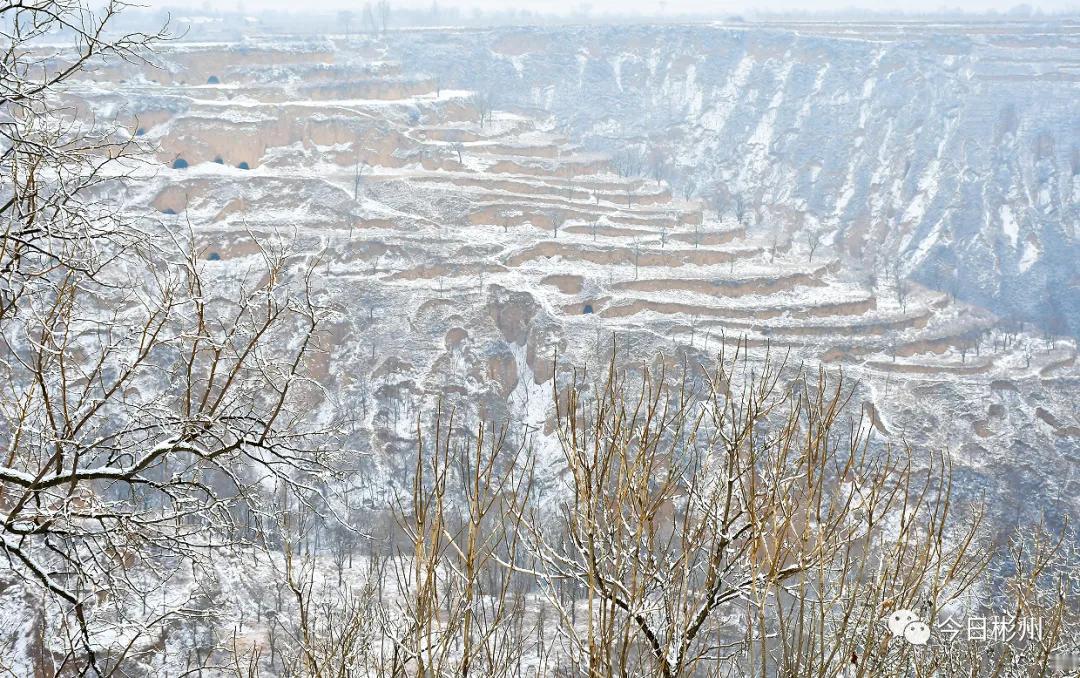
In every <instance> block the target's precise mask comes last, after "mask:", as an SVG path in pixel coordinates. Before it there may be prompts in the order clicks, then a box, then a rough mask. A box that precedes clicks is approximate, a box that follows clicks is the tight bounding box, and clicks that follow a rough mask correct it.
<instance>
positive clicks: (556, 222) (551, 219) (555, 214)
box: [546, 209, 566, 238]
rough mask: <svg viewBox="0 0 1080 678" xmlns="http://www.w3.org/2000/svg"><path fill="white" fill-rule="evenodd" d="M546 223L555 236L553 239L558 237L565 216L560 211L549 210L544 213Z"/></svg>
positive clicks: (564, 221)
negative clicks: (546, 219) (549, 225)
mask: <svg viewBox="0 0 1080 678" xmlns="http://www.w3.org/2000/svg"><path fill="white" fill-rule="evenodd" d="M546 215H547V218H548V223H550V224H551V230H552V232H553V233H554V234H555V237H556V238H558V237H559V229H560V228H562V225H563V224H565V223H566V214H565V213H564V212H563V211H562V210H560V209H550V210H548V211H547V212H546Z"/></svg>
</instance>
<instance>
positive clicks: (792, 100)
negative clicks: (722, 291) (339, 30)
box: [389, 21, 1080, 335]
mask: <svg viewBox="0 0 1080 678" xmlns="http://www.w3.org/2000/svg"><path fill="white" fill-rule="evenodd" d="M1078 46H1080V35H1078V33H1077V26H1076V24H1075V23H1070V22H1069V21H1058V22H1055V23H1049V22H1048V23H1035V22H1012V23H1008V22H999V23H993V22H972V23H944V22H942V23H937V22H915V21H913V22H891V23H890V22H886V23H878V22H874V21H866V22H851V23H847V24H845V23H835V22H822V23H815V22H771V23H731V24H717V25H709V26H701V25H691V26H687V25H669V26H637V27H622V26H620V27H582V28H553V29H500V30H493V31H462V32H457V33H455V32H449V33H447V32H404V33H402V34H401V35H395V36H394V37H393V39H392V40H390V41H389V47H390V53H391V54H393V55H394V57H395V58H397V59H400V60H401V61H402V62H403V63H404V64H406V65H407V66H408V67H409V68H411V69H413V70H417V71H422V72H426V73H431V74H434V75H437V76H439V77H440V78H441V79H442V81H443V82H444V83H451V84H453V85H454V86H461V87H468V88H476V89H480V90H483V91H489V92H491V93H492V95H493V96H494V97H496V98H497V99H498V101H499V102H501V103H503V104H504V105H506V104H518V105H527V106H532V107H536V108H539V109H541V110H544V111H547V112H551V113H553V114H554V115H555V116H556V118H557V120H558V122H559V126H560V129H563V130H567V131H569V132H571V133H572V134H574V135H575V137H576V138H577V139H578V140H579V141H580V142H581V143H583V144H586V145H587V146H589V147H595V148H601V149H607V150H613V149H618V148H622V147H624V146H625V145H626V144H627V143H637V144H639V145H640V146H641V148H642V149H644V150H645V151H646V152H648V153H654V154H656V155H657V156H659V159H660V162H661V163H662V164H663V171H664V174H665V176H667V177H668V178H669V179H671V180H672V181H673V182H674V183H675V184H676V185H677V186H680V187H682V186H687V185H691V187H692V189H693V190H696V191H697V192H698V193H699V194H700V195H703V196H709V197H713V196H719V197H720V198H721V200H722V201H723V202H724V203H726V204H727V205H728V209H729V210H730V209H732V207H731V206H732V204H733V203H734V200H735V198H736V197H738V198H739V199H740V200H741V201H742V202H743V203H744V205H745V209H746V210H747V212H752V213H753V214H751V215H750V219H749V221H751V222H752V223H753V228H757V229H768V228H774V227H777V221H778V220H779V221H781V222H782V224H781V225H782V227H783V228H785V229H787V230H789V231H799V230H805V229H807V228H821V229H824V230H825V231H827V232H828V233H829V234H830V237H832V238H834V240H835V243H836V245H837V247H838V249H840V250H842V251H843V255H844V257H845V260H846V261H848V262H851V263H861V264H862V265H864V266H868V267H873V266H875V265H880V262H881V261H889V260H891V259H893V258H894V257H896V258H898V259H899V262H900V263H901V265H902V266H903V268H904V270H905V272H906V273H908V274H910V275H911V276H913V277H914V278H915V279H917V280H919V281H920V282H922V283H924V284H926V285H927V286H930V287H933V288H935V289H939V290H942V291H948V292H952V293H955V294H957V295H958V296H959V297H960V298H962V299H966V300H969V301H972V302H974V303H979V304H982V305H986V306H988V307H990V308H992V309H993V310H995V311H997V312H998V313H999V314H1001V315H1003V316H1009V317H1012V318H1017V319H1025V320H1028V321H1033V322H1036V323H1038V324H1039V325H1040V326H1041V327H1043V328H1045V329H1047V330H1050V331H1054V332H1058V333H1071V334H1073V335H1076V334H1077V333H1080V294H1078V290H1080V275H1078V267H1077V264H1076V261H1077V258H1078V256H1080V246H1078V244H1077V226H1078V223H1080V106H1078V105H1077V101H1078V97H1080V70H1078V65H1077V64H1078V62H1077V60H1076V52H1077V48H1078ZM450 55H454V58H450ZM461 55H465V57H464V58H462V56H461Z"/></svg>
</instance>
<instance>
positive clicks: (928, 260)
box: [81, 22, 1080, 511]
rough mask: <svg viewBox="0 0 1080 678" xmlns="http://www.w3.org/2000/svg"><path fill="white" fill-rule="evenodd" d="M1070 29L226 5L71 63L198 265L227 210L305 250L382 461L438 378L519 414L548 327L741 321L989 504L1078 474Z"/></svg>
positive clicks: (761, 344) (733, 329) (589, 350)
mask: <svg viewBox="0 0 1080 678" xmlns="http://www.w3.org/2000/svg"><path fill="white" fill-rule="evenodd" d="M1036 38H1037V40H1036ZM1076 39H1077V37H1076V34H1075V31H1074V30H1073V29H1072V28H1071V27H1070V26H1068V25H1066V26H1057V27H1050V26H1046V25H1042V24H1031V25H1027V24H1024V25H990V26H987V25H980V26H967V25H960V24H943V25H916V26H913V25H908V24H888V23H876V22H869V23H860V24H853V25H840V26H838V25H832V24H829V25H818V24H807V23H772V24H767V25H761V26H753V27H746V26H664V27H655V26H640V27H636V28H632V29H624V30H623V29H621V30H618V31H616V30H614V29H605V28H597V27H590V28H558V29H555V28H553V29H496V30H484V31H397V32H392V33H389V34H387V35H385V36H382V35H380V36H375V37H372V36H356V35H354V36H351V37H349V38H346V37H345V36H339V37H336V38H327V39H319V38H308V37H296V38H292V39H283V38H280V37H275V38H274V39H264V38H260V37H259V36H258V35H252V36H250V37H248V38H245V39H244V40H242V41H240V42H216V41H213V40H210V41H205V40H192V41H189V42H180V43H177V44H175V45H173V46H171V47H170V48H169V49H167V50H165V51H164V52H163V53H162V55H161V63H160V64H159V66H160V67H159V68H143V69H140V70H137V71H136V70H133V69H132V68H130V67H122V68H117V69H116V70H104V71H99V72H98V73H97V74H96V75H95V76H94V77H95V78H96V79H97V82H85V83H84V85H83V86H82V87H83V91H82V92H81V93H82V94H83V95H84V96H86V97H87V98H88V99H89V100H91V101H93V102H95V105H96V106H98V107H99V109H100V110H101V111H102V112H105V113H121V114H122V115H125V116H130V118H131V120H133V121H137V126H138V127H139V133H140V135H142V136H143V137H144V138H145V140H148V141H151V142H152V143H154V144H156V145H158V147H159V149H160V150H159V153H158V160H159V162H160V163H161V168H160V169H159V170H157V171H156V172H155V173H154V174H153V175H152V176H147V177H146V178H145V179H144V180H141V181H140V182H137V183H135V184H133V185H132V187H131V189H130V190H131V195H130V197H129V200H130V202H131V204H132V206H133V208H135V207H138V208H139V209H148V210H150V211H151V213H156V214H157V215H159V216H160V217H161V218H163V219H166V220H170V219H172V220H175V221H176V223H177V224H178V225H180V224H184V223H187V222H190V224H191V225H192V227H193V228H195V229H196V231H197V233H198V234H199V237H200V239H201V241H202V242H204V243H205V247H206V250H205V252H204V255H205V256H206V257H208V258H209V259H210V261H209V262H208V264H209V265H210V266H211V267H217V269H218V270H220V271H222V274H223V275H227V274H228V271H229V269H230V267H233V266H241V267H242V266H243V265H244V261H245V257H251V256H255V254H256V252H255V250H254V248H253V247H252V243H251V239H250V236H249V235H248V231H250V232H253V233H257V234H264V235H265V234H270V233H273V232H277V233H292V232H293V231H295V233H296V236H295V238H296V241H297V242H302V243H305V247H310V248H312V249H318V248H325V254H324V255H323V257H324V262H323V264H322V268H321V269H320V270H322V271H323V272H324V274H325V275H324V276H323V283H322V284H324V285H325V286H326V288H327V290H329V291H331V292H332V294H333V296H334V298H336V299H339V300H341V303H343V304H344V306H345V309H346V312H345V314H344V319H343V320H342V322H341V323H340V324H339V325H338V326H337V328H336V329H335V333H334V342H333V349H332V351H331V354H330V356H329V358H328V359H327V361H326V363H325V364H324V365H322V366H321V367H320V373H321V374H322V378H324V379H325V380H326V382H327V385H328V387H329V388H328V391H329V392H331V393H333V394H334V395H335V401H336V404H337V406H339V407H343V408H346V409H349V410H350V411H352V412H355V413H356V419H357V421H356V425H355V428H354V431H353V434H352V440H351V442H350V445H354V446H355V448H356V449H357V450H364V451H375V452H377V454H376V455H375V456H374V457H373V458H372V460H371V462H370V463H371V464H372V465H373V468H372V469H371V470H372V472H376V473H378V474H381V475H384V476H385V477H386V478H387V479H388V483H390V484H392V480H389V479H392V478H394V477H395V476H397V475H398V470H399V469H400V464H401V463H403V461H402V460H404V459H407V458H408V452H409V449H410V446H411V445H412V442H411V439H412V429H413V427H414V426H415V417H416V415H417V414H418V413H419V412H420V411H421V409H422V408H423V407H424V406H425V405H426V404H430V403H432V402H433V401H434V399H436V398H437V397H442V398H445V399H448V400H450V401H453V402H454V403H455V404H456V405H457V406H459V407H460V408H462V409H463V410H464V411H466V412H470V413H472V414H473V415H475V416H479V417H482V418H486V419H495V420H501V419H510V420H516V421H518V422H519V423H522V429H521V430H522V431H529V430H534V429H535V430H536V431H538V433H537V434H536V435H538V436H539V438H540V439H543V438H544V436H546V435H550V434H551V422H550V420H549V419H548V417H549V416H550V407H549V405H550V402H551V393H552V386H551V381H550V380H551V379H552V375H553V364H552V361H553V360H554V358H555V356H556V353H557V354H558V356H559V361H560V363H562V364H564V365H567V366H569V365H578V366H582V365H586V364H588V365H590V366H593V367H595V366H597V365H604V364H606V362H607V361H608V359H609V356H610V351H611V348H612V336H613V335H614V336H616V337H617V342H618V343H619V344H620V345H621V346H622V349H621V353H622V355H623V359H624V360H629V361H631V362H633V361H640V360H641V359H643V358H644V357H645V356H652V355H656V354H657V353H660V352H662V353H664V354H666V355H668V356H669V360H671V361H672V364H678V363H679V362H687V363H689V364H696V363H699V362H707V361H708V360H709V357H708V356H709V355H710V354H711V353H712V352H714V351H715V350H716V349H717V347H718V346H719V342H727V343H728V344H733V343H734V342H736V341H738V340H740V339H743V338H744V339H745V340H746V341H747V342H748V344H749V345H750V346H751V347H753V352H754V354H755V355H756V356H758V357H760V356H761V355H762V354H763V353H764V351H765V350H766V347H768V348H769V349H770V350H772V351H773V352H776V351H783V352H787V351H790V352H792V353H791V355H792V357H791V358H790V359H791V361H792V364H797V363H799V362H804V363H805V364H807V365H809V366H811V368H814V367H816V366H817V365H825V366H827V367H829V368H830V369H834V368H840V367H842V368H843V369H844V371H845V373H846V374H847V376H848V377H849V378H850V379H851V380H852V381H853V382H854V381H857V382H858V384H859V385H858V387H857V390H856V399H857V400H858V401H859V402H860V403H861V407H862V409H863V411H864V413H865V415H866V420H867V422H869V424H870V425H872V426H873V428H874V429H876V431H877V432H878V433H879V434H880V436H881V439H882V440H887V441H892V442H893V443H899V441H907V442H909V443H917V444H920V445H924V446H928V447H929V448H936V449H947V450H949V451H951V453H952V454H953V455H954V458H955V460H956V461H957V462H958V463H959V464H960V465H961V466H963V467H964V471H963V473H964V474H965V482H964V483H963V484H962V491H963V492H965V493H968V494H969V495H970V496H976V495H980V494H983V493H995V494H1000V496H1002V497H1004V499H1002V500H1001V505H1000V507H1001V509H1002V510H1003V511H1010V510H1013V509H1018V508H1021V507H1022V504H1023V501H1024V500H1023V497H1025V496H1028V495H1029V494H1030V493H1031V492H1033V491H1038V492H1040V493H1042V494H1043V496H1044V497H1045V501H1046V503H1045V504H1041V507H1042V508H1045V507H1047V506H1054V505H1058V506H1063V505H1066V504H1069V503H1070V502H1071V501H1072V500H1071V499H1068V497H1073V496H1076V494H1077V493H1076V491H1075V490H1076V489H1077V488H1078V487H1080V486H1078V485H1077V483H1076V481H1075V480H1072V477H1071V475H1070V473H1071V471H1070V468H1071V463H1072V461H1071V460H1074V459H1075V455H1076V453H1077V449H1078V445H1080V419H1078V413H1077V410H1076V402H1075V398H1074V397H1073V394H1074V393H1075V388H1076V384H1077V367H1076V364H1075V362H1076V345H1075V339H1071V338H1068V337H1066V336H1063V335H1066V334H1068V333H1069V332H1070V331H1072V330H1073V329H1075V324H1072V325H1070V324H1069V323H1075V318H1076V309H1077V306H1076V304H1077V303H1080V302H1078V301H1077V299H1078V297H1077V295H1075V286H1076V284H1077V269H1076V263H1075V262H1076V259H1075V255H1076V253H1077V250H1076V247H1077V245H1076V239H1075V218H1076V214H1077V196H1078V195H1080V193H1078V191H1080V166H1078V164H1077V161H1076V158H1077V155H1076V154H1077V152H1080V151H1078V150H1077V148H1078V143H1080V139H1078V136H1077V134H1078V127H1077V125H1076V124H1075V123H1076V122H1077V120H1076V116H1077V109H1076V107H1075V105H1074V104H1075V94H1076V91H1077V84H1076V81H1075V76H1076V73H1074V70H1075V68H1074V66H1075V65H1074V64H1073V63H1072V62H1071V60H1070V57H1069V54H1070V51H1069V50H1070V48H1071V47H1072V46H1073V43H1074V41H1075V40H1076ZM931 45H932V46H931ZM1036 95H1037V96H1038V100H1037V102H1036V100H1035V99H1034V97H1035V96H1036ZM954 272H955V273H954ZM1021 320H1024V321H1026V322H1020V321H1021ZM538 444H543V443H538ZM549 444H550V441H549ZM1061 502H1064V504H1062V503H1061ZM1025 510H1026V509H1025Z"/></svg>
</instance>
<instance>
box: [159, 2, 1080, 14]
mask: <svg viewBox="0 0 1080 678" xmlns="http://www.w3.org/2000/svg"><path fill="white" fill-rule="evenodd" d="M437 2H438V5H439V6H440V7H458V8H460V9H462V10H463V11H470V10H472V9H481V10H485V11H491V10H519V9H520V10H529V11H533V12H537V13H542V14H552V13H559V14H571V13H578V12H581V11H582V10H587V11H588V12H589V13H591V14H593V15H602V14H607V13H620V14H642V15H653V16H656V15H660V16H663V15H678V14H686V13H694V14H728V13H739V12H746V11H748V10H751V9H756V10H758V11H766V12H769V11H776V12H782V11H791V10H796V11H799V10H802V11H806V10H810V11H813V10H822V11H835V10H844V9H848V8H854V9H867V10H878V11H897V10H900V11H905V12H936V11H942V10H948V11H953V10H956V9H962V10H964V11H967V12H982V11H1000V12H1004V11H1008V10H1009V9H1010V8H1012V7H1015V6H1016V5H1020V4H1027V5H1029V6H1030V7H1033V8H1037V9H1041V10H1043V11H1047V12H1056V11H1067V10H1076V9H1078V8H1080V0H1033V1H1028V2H1026V3H1024V2H1022V0H904V2H902V3H897V2H881V1H880V0H757V1H756V2H746V1H739V0H586V1H581V0H568V1H566V0H563V1H560V0H555V1H554V2H553V1H552V0H512V1H508V0H437ZM139 4H149V5H150V6H151V7H182V8H184V9H187V10H188V11H190V10H191V8H198V7H202V8H203V9H217V10H226V9H229V10H237V9H240V10H242V11H258V10H260V9H272V10H297V11H304V12H311V11H319V10H327V11H332V10H337V9H344V8H348V9H358V8H360V7H362V6H363V1H362V0H306V1H304V2H298V1H297V0H213V1H212V2H211V1H210V0H205V1H200V0H195V2H177V0H143V1H142V2H140V3H139ZM391 4H392V5H393V6H395V7H406V6H407V7H411V8H428V7H431V4H432V0H391Z"/></svg>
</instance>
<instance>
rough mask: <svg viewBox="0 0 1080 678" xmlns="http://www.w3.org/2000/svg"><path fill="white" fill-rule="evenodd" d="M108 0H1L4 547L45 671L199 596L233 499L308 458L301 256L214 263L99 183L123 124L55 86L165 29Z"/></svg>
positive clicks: (108, 171) (317, 316)
mask: <svg viewBox="0 0 1080 678" xmlns="http://www.w3.org/2000/svg"><path fill="white" fill-rule="evenodd" d="M121 8H122V4H121V3H119V2H110V3H108V4H107V5H106V6H105V8H104V9H103V10H101V11H100V12H92V11H90V10H89V9H87V8H86V7H84V6H83V5H82V4H81V3H80V2H77V1H74V0H70V1H61V0H43V1H42V2H35V3H29V4H27V3H17V4H16V3H5V4H3V5H2V6H0V16H2V19H3V20H2V22H0V25H2V26H3V27H4V28H3V30H4V42H5V52H4V76H3V92H2V97H3V98H2V100H0V106H2V111H3V112H2V116H0V130H2V131H0V134H2V135H3V138H4V140H5V146H6V148H5V150H4V153H3V155H2V158H0V172H2V174H3V176H4V182H3V184H2V186H3V188H2V189H0V190H2V191H3V196H2V199H0V203H2V206H0V214H2V216H3V219H4V231H3V235H2V237H0V299H2V305H0V343H2V348H0V351H2V355H3V360H2V361H0V375H2V379H3V380H4V383H5V388H4V390H3V393H2V394H0V430H2V431H3V432H4V434H5V437H6V438H7V442H6V445H5V447H6V449H5V452H4V457H3V459H2V460H0V512H2V517H0V552H2V553H3V555H4V558H5V559H6V563H7V565H8V566H9V568H10V571H11V573H12V575H13V576H14V577H16V578H18V580H19V581H21V583H22V585H23V586H24V587H25V590H26V592H27V593H28V594H31V595H34V596H37V597H39V598H40V599H41V601H42V606H43V610H45V611H46V613H45V614H44V615H43V616H42V617H41V622H40V623H41V624H42V629H41V632H42V636H43V637H44V638H46V639H47V641H46V647H45V651H46V652H47V656H48V657H49V658H48V659H47V660H44V661H48V662H49V663H50V664H51V666H49V667H48V669H47V670H46V672H47V674H48V675H55V674H57V673H61V672H62V673H72V674H74V673H79V674H84V675H85V674H90V675H106V674H109V673H112V672H126V671H127V670H128V669H126V668H124V667H125V666H127V665H128V664H129V663H130V662H131V661H132V660H133V648H134V647H136V646H137V645H140V644H142V643H144V641H145V640H146V638H145V636H146V635H147V634H149V633H151V632H156V631H154V629H163V628H165V627H164V620H166V619H168V618H170V617H175V616H177V615H190V616H193V618H199V619H204V618H206V616H207V615H209V614H212V610H213V608H212V606H210V607H208V606H207V605H204V604H203V603H201V602H199V601H200V600H203V599H205V596H204V594H203V590H202V588H200V587H201V586H202V584H201V583H199V582H198V573H199V572H201V571H203V570H204V569H205V568H206V567H207V566H208V565H209V561H208V557H209V555H210V554H211V553H212V552H214V551H216V550H220V549H231V548H237V547H240V546H241V545H243V544H244V543H246V542H248V541H250V540H251V539H252V538H253V533H252V531H251V530H252V529H254V526H253V525H247V524H244V523H242V522H240V521H238V520H237V517H238V515H240V514H242V513H243V511H242V507H243V506H245V505H248V506H250V505H253V504H256V503H258V502H259V501H260V500H261V498H262V497H261V496H260V493H259V491H257V488H258V487H260V486H267V485H273V484H274V483H279V484H281V485H282V486H283V487H284V486H290V485H293V484H294V483H296V482H298V480H299V479H300V478H301V477H302V476H303V475H304V473H305V472H307V471H314V470H316V469H317V468H319V467H321V463H320V460H319V459H318V457H317V455H316V454H315V452H314V450H313V449H311V448H310V447H309V444H308V440H309V438H308V437H307V435H306V434H307V433H308V431H306V430H305V429H304V425H303V421H304V416H303V415H302V414H301V413H302V412H304V411H307V412H310V411H311V409H312V408H313V407H315V406H316V404H317V402H318V400H319V396H318V393H317V391H316V390H315V389H313V388H312V387H311V384H310V382H308V381H307V379H306V377H305V370H306V367H307V360H308V356H309V355H310V354H311V352H312V351H313V350H314V349H315V348H316V346H317V343H318V338H319V335H320V333H321V327H322V324H323V322H324V320H325V318H326V317H327V313H328V309H327V308H325V307H324V306H322V305H321V304H320V302H318V301H317V300H316V297H317V293H316V292H315V290H314V284H313V279H312V277H311V270H312V266H313V264H308V265H303V264H302V263H301V262H300V261H299V260H297V259H295V258H292V257H290V256H289V254H288V252H287V251H286V249H285V248H284V246H282V245H281V244H279V243H275V242H271V241H266V242H262V244H261V250H259V252H260V254H261V260H262V264H263V266H262V267H261V268H260V267H258V266H256V267H254V268H252V269H251V270H250V271H249V272H248V273H247V274H245V275H239V276H238V277H237V276H232V277H230V276H226V279H216V280H215V281H214V282H210V281H209V280H207V279H206V278H205V277H204V275H203V273H202V262H201V261H200V259H199V257H198V252H197V249H196V248H195V246H194V239H193V238H192V237H191V236H190V234H188V235H185V234H183V233H179V234H177V233H175V232H170V230H169V229H166V228H164V227H163V226H161V225H155V224H149V223H146V222H145V221H135V220H134V219H132V218H130V217H128V216H127V215H126V214H125V213H124V212H122V211H121V210H120V206H119V205H118V204H116V203H115V202H113V201H111V200H110V199H109V197H108V196H109V193H110V191H111V190H113V189H115V188H116V187H117V185H118V182H120V181H122V180H123V179H124V177H125V175H126V170H125V168H126V167H127V166H128V165H127V163H128V162H129V160H130V159H132V158H133V157H135V155H137V154H139V153H140V152H141V149H139V148H137V147H135V146H134V145H133V144H132V143H131V142H130V139H131V135H130V134H125V133H124V132H123V131H122V129H121V128H119V127H118V126H117V125H110V124H108V123H107V122H101V121H93V120H91V121H88V122H73V120H72V116H73V111H72V110H71V109H67V108H60V107H59V106H61V104H59V103H57V102H58V101H60V100H61V99H62V97H63V96H64V95H65V94H66V93H67V92H66V91H65V88H66V83H67V81H68V80H69V79H71V78H72V77H73V76H75V75H76V74H78V73H79V72H80V71H81V70H82V69H83V68H84V66H85V65H86V64H87V63H88V62H89V61H90V60H92V59H108V58H113V59H125V60H138V59H140V58H142V57H143V55H144V54H145V50H147V49H149V48H150V47H152V45H153V43H154V42H155V41H156V40H158V39H160V38H162V37H164V34H163V33H159V34H156V35H146V34H140V33H136V34H127V35H117V34H116V33H115V32H114V31H113V30H112V28H111V22H112V21H113V19H114V18H115V17H116V15H117V13H118V12H119V11H120V9H121ZM61 36H70V37H71V39H72V42H73V48H72V49H71V50H65V51H62V52H60V53H59V54H54V53H53V50H54V49H55V48H53V47H49V45H52V44H55V41H56V40H57V39H58V37H61ZM81 113H85V112H78V111H76V112H75V114H79V115H81ZM80 119H81V118H80ZM300 403H304V405H303V406H301V405H300ZM257 514H258V512H257V511H251V512H248V513H247V515H249V516H254V515H257ZM249 528H251V529H249ZM203 583H205V582H203ZM151 598H153V599H155V600H160V601H161V602H160V604H156V605H153V606H141V607H140V606H139V605H136V604H135V602H136V601H139V600H143V601H146V600H148V599H151ZM204 626H205V625H204ZM191 628H192V629H195V628H196V627H195V626H192V627H191ZM200 642H201V641H200ZM205 659H206V655H205V654H203V655H201V657H200V655H199V654H198V653H197V654H196V656H195V660H196V661H197V662H199V661H204V660H205Z"/></svg>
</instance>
